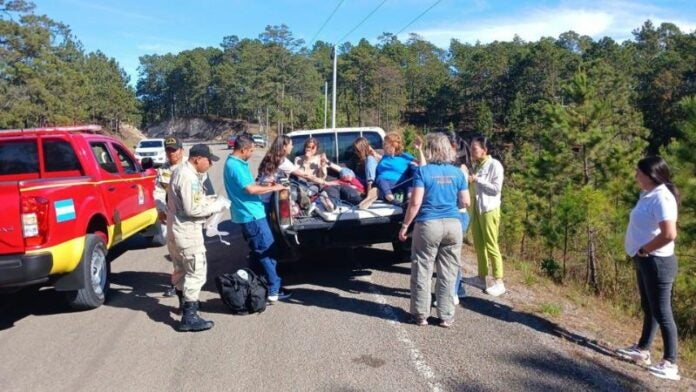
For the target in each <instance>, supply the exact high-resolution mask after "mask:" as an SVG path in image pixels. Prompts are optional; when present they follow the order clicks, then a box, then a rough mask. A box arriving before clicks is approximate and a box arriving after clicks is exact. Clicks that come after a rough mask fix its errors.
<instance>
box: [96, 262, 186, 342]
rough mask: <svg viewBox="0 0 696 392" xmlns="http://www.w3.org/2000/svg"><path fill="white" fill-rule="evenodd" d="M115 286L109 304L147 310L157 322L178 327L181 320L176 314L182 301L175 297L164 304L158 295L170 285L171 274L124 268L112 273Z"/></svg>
mask: <svg viewBox="0 0 696 392" xmlns="http://www.w3.org/2000/svg"><path fill="white" fill-rule="evenodd" d="M111 283H112V284H113V285H118V286H121V287H116V288H114V287H113V286H112V288H111V292H110V298H109V302H107V303H106V304H105V306H111V307H116V308H126V309H132V310H137V311H141V312H145V314H147V316H148V317H149V318H150V319H151V320H152V321H155V322H158V323H163V324H166V325H169V326H170V327H172V328H173V329H175V328H176V327H177V326H178V325H179V321H178V320H175V319H174V318H173V317H172V312H174V311H176V309H177V308H178V306H179V302H178V300H177V298H176V297H174V298H171V299H170V300H171V303H172V306H163V305H162V304H161V303H160V301H159V300H158V299H157V298H155V296H156V295H161V294H162V292H163V291H164V290H165V289H166V288H167V287H168V286H169V275H168V274H165V273H160V272H144V271H124V272H118V273H112V274H111Z"/></svg>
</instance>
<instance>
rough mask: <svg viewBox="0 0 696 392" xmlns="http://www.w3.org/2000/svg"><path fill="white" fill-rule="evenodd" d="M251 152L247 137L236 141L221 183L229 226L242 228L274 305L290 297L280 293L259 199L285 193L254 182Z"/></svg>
mask: <svg viewBox="0 0 696 392" xmlns="http://www.w3.org/2000/svg"><path fill="white" fill-rule="evenodd" d="M253 152H254V141H253V140H252V139H251V137H249V136H247V135H240V136H238V137H237V140H236V144H235V148H234V152H233V153H232V154H230V156H229V157H228V158H227V161H226V162H225V170H224V172H223V180H224V183H225V190H226V191H227V197H228V198H229V199H230V201H231V202H232V207H231V209H230V212H231V215H232V222H234V223H238V224H239V225H241V226H242V235H243V236H244V240H245V241H247V243H248V245H249V249H250V250H251V259H252V261H254V262H258V263H260V264H261V266H262V267H263V269H264V271H265V273H266V279H267V280H268V284H269V288H268V300H269V301H270V302H276V301H278V300H279V299H285V298H288V297H290V294H287V293H284V292H282V291H281V290H280V283H281V280H280V277H279V276H278V273H277V272H276V264H277V261H276V260H275V252H276V247H275V240H274V239H273V233H271V228H270V227H269V226H268V221H267V220H266V211H265V209H264V206H263V202H262V201H261V198H260V197H259V195H262V194H265V193H270V192H275V191H280V190H283V189H285V187H284V186H283V185H272V186H263V185H259V184H257V183H255V182H254V177H253V176H252V175H251V170H249V163H248V160H249V158H251V155H252V154H253Z"/></svg>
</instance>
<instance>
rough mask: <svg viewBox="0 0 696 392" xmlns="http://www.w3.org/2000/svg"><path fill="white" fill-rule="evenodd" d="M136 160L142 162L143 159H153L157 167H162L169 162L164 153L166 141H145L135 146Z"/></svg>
mask: <svg viewBox="0 0 696 392" xmlns="http://www.w3.org/2000/svg"><path fill="white" fill-rule="evenodd" d="M135 158H136V159H137V160H138V161H142V160H143V158H152V163H153V164H154V165H155V166H162V165H164V163H165V162H166V161H167V156H166V154H165V152H164V139H143V140H141V141H139V142H138V145H136V146H135Z"/></svg>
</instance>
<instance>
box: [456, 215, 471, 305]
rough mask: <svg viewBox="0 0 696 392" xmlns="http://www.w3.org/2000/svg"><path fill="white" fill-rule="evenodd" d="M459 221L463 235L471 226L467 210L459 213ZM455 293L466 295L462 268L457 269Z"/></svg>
mask: <svg viewBox="0 0 696 392" xmlns="http://www.w3.org/2000/svg"><path fill="white" fill-rule="evenodd" d="M459 223H461V224H462V237H463V236H464V233H466V230H467V229H468V228H469V214H468V213H467V212H460V213H459ZM454 295H456V296H457V297H459V298H464V297H466V287H465V286H464V285H463V284H462V269H461V267H460V268H459V269H458V270H457V280H455V281H454Z"/></svg>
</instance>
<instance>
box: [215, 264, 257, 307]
mask: <svg viewBox="0 0 696 392" xmlns="http://www.w3.org/2000/svg"><path fill="white" fill-rule="evenodd" d="M245 276H246V279H245V278H244V277H245ZM215 285H216V286H217V289H218V293H220V298H222V302H224V303H225V305H227V307H228V308H229V309H230V311H231V312H232V314H250V313H261V312H263V311H264V310H266V295H267V294H268V283H266V278H264V277H263V276H257V275H256V274H255V273H254V272H253V271H252V270H250V269H248V268H242V269H239V270H237V272H235V273H233V274H223V275H220V276H218V277H217V278H215Z"/></svg>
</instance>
